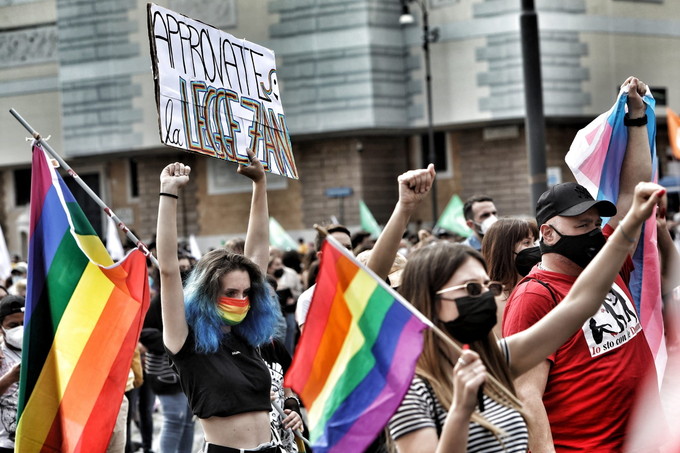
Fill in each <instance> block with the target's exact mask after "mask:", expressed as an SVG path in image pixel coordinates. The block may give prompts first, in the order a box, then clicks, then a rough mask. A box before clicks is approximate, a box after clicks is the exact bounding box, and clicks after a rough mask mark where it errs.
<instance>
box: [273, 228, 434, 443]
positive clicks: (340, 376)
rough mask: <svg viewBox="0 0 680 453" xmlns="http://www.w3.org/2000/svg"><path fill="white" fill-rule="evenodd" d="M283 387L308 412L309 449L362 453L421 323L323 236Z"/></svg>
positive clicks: (401, 385)
mask: <svg viewBox="0 0 680 453" xmlns="http://www.w3.org/2000/svg"><path fill="white" fill-rule="evenodd" d="M322 250H323V255H322V259H321V266H320V269H319V275H318V277H317V283H316V289H315V290H314V296H313V299H312V303H311V306H310V311H309V314H308V316H307V322H306V323H305V327H304V331H303V333H302V336H301V338H300V343H299V345H298V347H297V349H296V351H295V355H294V356H293V363H292V365H291V367H290V369H289V370H288V373H287V374H286V377H285V386H286V387H291V388H292V389H293V390H294V391H295V392H296V393H298V394H299V395H300V397H301V398H302V401H303V402H304V404H305V406H306V407H307V410H308V420H309V430H310V441H311V443H312V446H313V449H314V451H315V452H359V451H364V450H365V449H366V447H367V446H368V445H370V444H371V442H373V440H374V439H375V438H376V437H377V435H378V433H379V432H380V430H381V429H382V428H383V427H384V426H385V425H386V423H387V422H388V420H389V418H390V417H391V416H392V414H393V413H394V412H395V411H396V410H397V408H398V407H399V404H400V403H401V401H402V399H403V398H404V395H405V394H406V391H407V390H408V387H409V385H410V383H411V380H412V378H413V373H414V371H415V365H416V361H417V359H418V356H419V355H420V352H421V351H422V347H423V335H422V330H423V329H424V328H426V327H427V325H426V324H425V323H423V321H421V320H420V319H418V318H417V317H416V316H415V315H414V314H413V313H412V312H411V311H409V309H408V308H407V307H406V306H405V305H403V304H402V303H401V302H400V297H399V296H398V295H397V294H396V293H395V292H394V291H393V290H392V289H391V288H389V287H388V286H387V285H386V284H385V283H384V282H382V281H380V280H378V279H376V278H374V277H373V276H372V275H371V274H369V272H368V271H366V270H365V269H364V268H362V267H361V265H360V264H359V263H358V262H357V261H356V260H355V259H354V257H350V256H349V254H348V253H347V252H346V251H345V250H344V249H343V248H342V247H341V246H339V245H337V244H336V243H334V242H332V241H331V240H326V241H325V243H324V245H323V248H322Z"/></svg>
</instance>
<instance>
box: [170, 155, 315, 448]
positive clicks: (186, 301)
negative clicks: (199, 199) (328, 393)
mask: <svg viewBox="0 0 680 453" xmlns="http://www.w3.org/2000/svg"><path fill="white" fill-rule="evenodd" d="M248 157H249V160H250V165H245V166H243V165H242V166H240V167H239V169H238V173H240V174H241V175H244V176H246V177H248V178H249V179H251V180H252V181H253V196H252V202H251V209H250V218H249V221H248V232H247V234H246V242H245V256H243V255H237V254H234V253H231V252H228V251H227V250H224V249H219V250H213V251H212V252H209V253H207V254H206V255H204V256H203V257H202V258H201V259H200V260H199V262H198V263H197V264H196V266H195V268H194V270H193V271H192V273H191V274H190V276H189V277H188V279H187V281H186V284H185V289H184V290H183V289H182V279H181V276H180V272H179V264H178V261H177V200H178V197H179V191H180V189H181V188H182V187H184V186H185V185H186V184H187V183H188V182H189V174H190V172H191V168H190V167H189V166H187V165H184V164H181V163H173V164H170V165H168V166H166V167H165V168H164V169H163V171H162V173H161V177H160V181H161V192H160V204H159V207H158V230H157V252H158V262H159V268H160V276H161V282H162V284H161V307H162V314H163V326H164V330H163V342H164V344H165V348H166V350H167V351H168V355H169V356H170V359H171V360H172V363H173V366H174V367H175V368H176V369H177V371H178V373H179V376H180V382H181V384H182V390H183V391H184V393H186V395H187V397H188V399H189V404H190V406H191V409H192V411H193V413H194V414H195V415H196V416H197V417H198V419H199V422H200V423H201V427H202V428H203V432H204V434H205V440H206V446H205V448H204V451H205V452H225V453H231V452H240V451H247V452H249V451H257V452H267V453H269V452H272V453H273V452H276V451H278V450H277V446H276V445H275V443H274V442H272V432H271V428H270V423H269V411H270V410H271V403H270V391H271V381H270V374H269V370H268V368H267V365H266V364H265V363H264V361H263V360H262V358H261V357H260V354H259V352H258V349H257V348H258V347H259V346H260V345H262V344H264V343H265V342H267V341H269V340H270V339H271V338H272V336H273V335H274V332H275V329H276V325H277V322H278V319H279V317H280V316H281V315H280V308H279V305H278V301H277V300H276V299H275V297H274V296H273V293H272V291H271V290H270V288H269V287H268V286H267V283H266V281H265V277H264V272H263V270H264V269H266V268H267V261H268V259H269V227H268V207H267V185H266V178H265V174H264V169H263V167H262V164H261V163H260V162H259V161H258V159H257V158H256V157H255V155H254V154H253V153H252V152H250V151H249V152H248ZM287 412H288V416H287V417H286V418H285V419H284V421H283V424H284V427H286V428H291V429H298V430H299V429H301V428H302V421H301V419H300V417H299V415H298V414H297V413H295V412H290V411H287Z"/></svg>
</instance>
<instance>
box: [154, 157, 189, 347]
mask: <svg viewBox="0 0 680 453" xmlns="http://www.w3.org/2000/svg"><path fill="white" fill-rule="evenodd" d="M189 173H191V167H189V166H188V165H184V164H181V163H179V162H175V163H173V164H170V165H168V166H166V167H165V168H164V169H163V171H162V172H161V178H160V179H161V192H160V201H159V204H158V225H157V227H156V253H157V255H158V266H159V270H160V276H161V308H162V313H163V343H165V346H166V347H167V348H168V349H169V350H170V351H171V352H173V353H176V352H177V351H179V350H180V348H181V347H182V345H183V344H184V340H186V337H187V334H188V332H189V328H188V327H187V320H186V316H185V314H184V291H183V290H182V278H181V277H180V274H179V260H178V259H177V202H178V197H179V196H180V193H179V192H180V189H181V188H182V187H184V186H185V185H186V184H187V183H188V182H189Z"/></svg>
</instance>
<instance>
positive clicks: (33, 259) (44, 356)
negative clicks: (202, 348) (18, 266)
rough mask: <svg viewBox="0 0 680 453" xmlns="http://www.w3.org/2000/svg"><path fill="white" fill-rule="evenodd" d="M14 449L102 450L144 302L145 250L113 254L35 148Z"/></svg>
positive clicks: (146, 297)
mask: <svg viewBox="0 0 680 453" xmlns="http://www.w3.org/2000/svg"><path fill="white" fill-rule="evenodd" d="M28 254H29V258H28V265H29V267H28V293H27V297H26V313H25V319H24V343H23V356H22V366H21V378H20V383H19V406H18V426H17V434H16V451H21V452H87V453H89V452H103V451H105V450H106V447H107V445H108V443H109V438H110V436H111V433H112V431H113V427H114V424H115V421H116V417H117V414H118V411H119V409H120V404H121V401H122V398H123V392H124V391H125V385H126V382H127V377H128V372H129V370H130V363H131V360H132V355H133V352H134V348H135V346H136V344H137V340H138V338H139V333H140V331H141V328H142V323H143V321H144V315H145V313H146V310H147V309H148V306H149V287H148V279H147V269H146V258H145V257H144V255H143V254H142V253H141V252H139V251H137V250H135V251H133V252H131V253H130V254H129V255H128V256H127V257H126V258H125V259H124V260H123V261H121V262H120V263H118V264H115V265H114V263H113V261H112V260H111V257H110V256H109V255H108V254H107V252H106V248H105V247H104V245H103V244H102V242H101V240H100V239H99V238H98V237H97V235H96V233H95V231H94V229H93V228H92V226H91V225H90V224H89V222H88V221H87V218H86V217H85V215H84V214H83V212H82V210H81V209H80V207H79V206H78V204H77V203H76V201H75V199H74V198H73V195H72V194H71V192H70V191H69V190H68V188H67V187H66V184H64V181H63V180H62V178H61V176H59V174H58V173H57V172H56V170H55V169H54V168H53V166H52V165H51V164H50V163H49V160H48V159H47V156H46V155H45V153H44V151H43V150H42V149H41V148H40V147H38V146H34V148H33V168H32V181H31V220H30V243H29V250H28Z"/></svg>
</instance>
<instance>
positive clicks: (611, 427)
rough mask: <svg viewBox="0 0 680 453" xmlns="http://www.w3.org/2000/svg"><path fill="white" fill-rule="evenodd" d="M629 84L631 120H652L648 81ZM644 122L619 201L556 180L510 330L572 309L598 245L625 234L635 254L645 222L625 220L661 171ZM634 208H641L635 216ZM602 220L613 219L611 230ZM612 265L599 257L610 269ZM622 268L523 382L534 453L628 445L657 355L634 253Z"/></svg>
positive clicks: (634, 137) (633, 138) (507, 324)
mask: <svg viewBox="0 0 680 453" xmlns="http://www.w3.org/2000/svg"><path fill="white" fill-rule="evenodd" d="M625 86H627V87H628V89H629V91H628V99H627V107H628V113H627V119H626V121H627V122H628V121H631V120H639V119H640V118H646V116H645V104H644V102H643V100H642V96H643V95H644V94H645V92H646V89H647V87H646V86H645V84H644V83H642V82H641V81H639V80H638V79H637V78H634V77H629V78H628V79H627V80H626V81H625V82H624V87H625ZM644 122H645V123H646V121H644ZM640 123H641V122H640V121H638V122H636V123H633V124H630V123H628V124H627V132H628V142H627V148H626V153H625V157H624V159H623V164H622V167H621V173H620V175H619V198H618V200H617V204H616V206H615V205H614V204H613V203H611V202H609V201H606V200H599V201H596V200H594V199H593V197H592V196H591V195H590V193H588V191H587V189H586V188H585V187H583V186H581V185H579V184H576V183H573V182H567V183H562V184H557V185H555V186H553V187H552V188H550V189H549V190H548V191H546V192H545V193H543V195H541V197H540V198H539V199H538V202H537V204H536V220H537V224H538V227H539V229H540V233H541V242H540V250H541V254H542V258H541V262H540V263H539V264H538V266H536V267H534V268H533V269H532V271H531V272H530V273H529V274H528V275H527V277H525V278H524V279H523V280H522V281H520V282H519V283H518V285H517V286H516V287H515V289H514V291H513V292H512V294H511V295H510V297H509V299H508V301H507V304H506V307H505V315H504V318H503V334H504V335H512V334H515V333H517V332H522V331H525V330H526V329H530V328H532V326H534V325H537V324H538V323H539V322H540V320H541V319H546V318H548V317H549V316H552V315H553V313H554V312H555V311H557V310H559V309H561V308H563V306H564V305H566V303H565V302H566V299H568V298H569V296H571V294H572V292H573V289H574V288H575V286H576V283H575V282H576V281H577V278H578V277H579V276H580V275H583V273H584V269H586V266H588V267H587V269H588V270H590V269H591V266H589V263H590V262H591V261H592V260H598V258H600V254H601V252H600V254H598V251H599V250H600V249H601V248H602V247H603V246H604V244H605V243H607V242H611V241H612V238H614V235H615V234H617V232H618V233H619V234H618V237H623V239H624V240H629V243H630V244H631V248H632V249H633V250H634V248H635V246H636V245H637V242H638V240H639V228H635V226H634V225H632V224H631V221H629V219H628V216H626V218H624V219H623V220H621V219H622V218H623V216H624V215H626V213H628V211H629V208H630V206H631V203H634V202H635V200H636V198H635V190H636V184H637V183H638V181H644V180H647V179H649V178H650V176H651V174H652V164H651V158H650V149H649V141H648V135H647V128H646V127H640ZM634 209H635V206H634V205H633V209H632V210H631V212H630V213H629V214H634ZM601 217H609V218H610V219H609V222H608V223H607V225H606V226H605V227H604V229H602V228H601V225H602V219H601ZM608 236H609V237H610V239H609V241H607V239H606V237H608ZM620 240H621V239H619V241H620ZM603 261H604V260H603V259H600V260H599V261H598V263H600V264H604V265H606V266H610V263H602V262H603ZM616 264H618V267H617V269H616V270H617V271H620V272H617V274H620V275H617V276H616V279H615V280H614V279H612V282H611V284H610V286H609V288H608V291H607V292H605V294H596V293H593V294H592V298H593V299H594V300H595V302H596V303H597V304H598V306H599V307H600V310H598V312H597V314H595V313H594V314H593V316H592V317H589V318H587V319H585V320H584V322H582V324H581V326H580V329H578V330H577V331H576V332H575V333H574V334H573V335H572V336H571V337H570V338H568V339H566V340H567V341H566V342H562V343H563V344H562V345H561V346H560V348H559V349H557V351H556V352H555V353H554V354H551V355H550V356H548V357H547V359H545V360H542V361H541V362H540V363H539V364H538V366H537V367H536V368H535V369H533V370H531V372H529V373H527V374H526V375H524V376H522V377H521V378H519V379H518V380H517V381H516V382H515V384H516V385H517V390H518V394H519V395H520V397H521V398H522V400H523V402H524V403H525V408H526V411H527V423H528V425H529V435H530V438H529V440H530V443H529V444H530V447H531V450H532V452H535V453H544V452H554V451H558V452H560V451H581V452H592V451H621V450H622V449H623V444H624V441H625V435H626V426H627V422H628V418H629V415H630V413H631V409H632V405H633V402H634V401H635V397H636V389H637V388H638V384H639V383H640V382H641V380H642V379H643V378H644V377H645V376H646V375H647V373H648V372H650V370H651V372H654V361H653V357H652V354H651V351H650V349H649V346H648V344H647V340H646V338H645V333H644V332H643V331H642V328H641V324H640V320H639V316H637V314H636V310H635V305H634V301H633V297H632V295H631V293H630V291H629V289H628V286H627V285H628V279H629V276H630V273H631V270H632V266H633V263H632V261H631V260H630V258H629V259H628V260H627V261H626V262H625V263H619V262H618V261H617V262H616ZM622 265H623V266H622ZM604 329H607V330H610V331H612V332H615V333H613V334H612V333H606V332H605V330H604Z"/></svg>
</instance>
